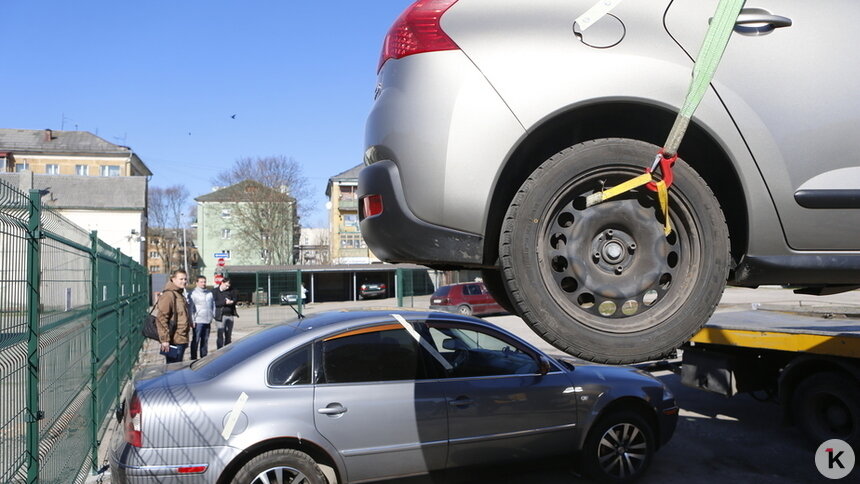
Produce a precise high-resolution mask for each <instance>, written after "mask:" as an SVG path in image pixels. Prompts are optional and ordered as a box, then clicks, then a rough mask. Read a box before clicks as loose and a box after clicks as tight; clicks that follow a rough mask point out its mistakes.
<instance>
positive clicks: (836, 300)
mask: <svg viewBox="0 0 860 484" xmlns="http://www.w3.org/2000/svg"><path fill="white" fill-rule="evenodd" d="M426 299H427V298H426V297H424V298H416V300H415V303H414V305H415V306H416V307H426V305H427V300H426ZM394 302H395V301H394V300H376V301H373V300H370V301H357V302H341V303H321V304H311V305H309V306H308V307H307V308H306V311H307V312H308V313H312V312H319V311H327V310H336V309H337V310H339V309H345V308H350V307H380V306H382V307H385V306H387V307H391V306H393V304H394ZM813 304H814V305H816V306H818V307H821V306H827V305H831V306H833V307H837V306H839V307H843V306H850V307H860V293H858V292H856V291H855V292H851V293H846V294H842V295H835V296H827V297H818V298H816V297H811V296H797V295H795V294H793V293H792V292H791V291H787V290H784V289H781V288H762V289H758V290H746V289H738V288H729V289H727V290H726V293H725V294H724V296H723V299H722V303H721V305H720V308H719V309H718V311H721V312H731V311H738V310H745V309H750V308H751V307H753V306H754V305H757V306H768V305H771V306H775V307H786V308H789V307H795V306H804V305H805V306H810V305H813ZM291 313H292V311H290V309H289V308H288V307H286V306H280V307H277V306H272V307H267V308H260V321H261V322H262V323H269V322H275V321H277V320H281V319H284V318H286V317H287V316H288V314H291ZM240 315H241V317H240V318H239V320H238V321H239V323H238V324H237V326H236V329H235V331H234V338H239V337H241V336H243V335H245V334H247V333H249V332H251V331H253V330H254V329H255V328H256V327H257V319H256V310H255V309H245V310H244V311H242V312H240ZM486 319H487V320H489V321H491V322H493V323H494V324H497V325H499V326H501V327H503V328H505V329H508V330H509V331H512V332H514V333H515V334H517V335H519V336H520V337H522V338H524V339H526V340H527V341H529V342H531V343H533V344H535V345H536V346H538V347H540V348H542V349H544V350H546V351H547V352H549V353H550V354H552V353H555V354H558V350H554V349H553V348H552V347H551V346H549V345H548V344H547V343H545V342H544V341H543V340H541V339H540V338H539V337H538V336H536V335H535V334H534V333H532V332H531V331H530V330H529V329H528V328H527V327H526V326H525V324H524V323H523V322H522V320H521V319H520V318H518V317H516V316H512V315H501V316H490V317H488V318H486ZM210 346H211V347H214V342H213V341H210ZM145 349H146V355H145V356H144V358H143V362H154V363H159V362H160V361H161V358H160V357H159V356H158V355H157V350H156V349H155V344H154V343H152V342H147V343H146V347H145ZM186 356H187V355H186ZM654 375H655V376H657V377H658V378H660V379H661V380H663V381H664V382H665V383H667V384H668V385H669V387H670V388H671V390H672V391H673V392H674V393H675V396H676V398H677V400H678V403H679V405H680V407H681V411H680V417H679V422H678V428H677V431H676V432H675V435H674V437H673V439H672V440H671V441H670V442H669V444H668V445H667V446H666V447H664V448H663V449H661V450H660V451H659V452H658V453H657V455H656V457H655V459H654V461H653V465H652V467H651V469H650V471H649V472H648V474H647V475H646V476H645V477H644V478H643V479H642V480H641V481H640V482H642V483H646V484H647V483H669V484H672V483H682V482H683V483H686V482H730V481H734V482H756V483H757V484H766V483H774V484H776V483H781V484H782V483H807V482H819V481H821V482H823V481H826V479H825V478H824V477H823V476H821V475H820V474H819V473H818V471H817V469H816V467H815V462H814V457H813V454H814V451H815V448H816V447H817V446H818V443H812V442H809V441H807V440H806V439H805V437H804V435H802V434H801V432H800V431H799V430H798V429H797V428H796V427H790V426H787V425H785V424H784V423H783V413H782V409H781V408H780V407H779V406H778V405H777V404H775V403H773V402H760V401H757V400H756V399H754V398H753V397H752V396H750V395H739V396H736V397H733V398H725V397H723V396H720V395H715V394H710V393H707V392H703V391H699V390H695V389H691V388H688V387H685V386H683V385H681V383H680V378H679V376H677V375H675V374H674V373H673V372H671V371H669V370H660V371H656V372H654ZM109 440H110V435H108V436H106V438H105V442H107V441H109ZM104 447H105V446H104V445H103V449H102V452H101V454H102V456H104V450H105V449H104ZM100 459H103V457H100ZM857 476H858V471H857V470H856V469H855V471H854V472H853V473H852V475H851V476H849V477H848V478H847V480H850V479H851V478H852V477H853V478H855V479H856V478H857ZM90 482H103V483H109V482H110V477H109V475H103V476H98V477H93V478H92V479H91V481H90ZM398 482H400V483H402V484H419V483H430V482H432V483H484V482H493V483H513V482H528V483H533V482H534V483H537V482H540V483H547V484H554V483H559V484H560V483H585V482H590V481H588V480H586V479H585V478H583V477H580V476H579V474H578V472H577V469H576V466H575V465H573V463H572V462H570V461H565V460H555V461H542V462H534V463H528V464H517V465H512V466H510V467H502V468H499V467H495V468H492V469H466V470H460V471H454V472H448V473H445V474H441V475H431V476H424V477H415V478H409V479H403V480H400V481H398ZM853 482H857V481H856V480H855V481H853Z"/></svg>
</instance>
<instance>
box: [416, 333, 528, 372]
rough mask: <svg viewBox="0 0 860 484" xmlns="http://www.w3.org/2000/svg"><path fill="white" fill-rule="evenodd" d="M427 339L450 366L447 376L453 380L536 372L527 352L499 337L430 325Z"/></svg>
mask: <svg viewBox="0 0 860 484" xmlns="http://www.w3.org/2000/svg"><path fill="white" fill-rule="evenodd" d="M430 336H431V338H432V339H433V344H434V346H436V348H438V350H439V353H440V354H441V355H442V357H443V358H445V360H447V361H448V362H449V363H450V364H451V367H452V370H451V371H450V372H449V375H450V376H451V377H453V378H460V377H476V376H494V375H528V374H533V373H538V372H539V364H538V362H537V360H536V359H535V357H534V356H533V355H532V354H531V352H529V351H527V350H526V349H524V348H522V347H520V345H518V344H516V343H515V342H513V341H508V340H506V339H503V338H502V337H501V335H495V334H491V333H489V332H485V331H483V330H480V331H479V330H475V329H471V328H469V329H466V328H462V327H457V326H456V325H454V324H434V325H433V326H432V327H431V328H430Z"/></svg>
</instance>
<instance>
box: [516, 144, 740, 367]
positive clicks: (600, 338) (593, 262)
mask: <svg viewBox="0 0 860 484" xmlns="http://www.w3.org/2000/svg"><path fill="white" fill-rule="evenodd" d="M657 150H658V148H657V147H656V146H654V145H651V144H648V143H643V142H640V141H635V140H628V139H601V140H596V141H589V142H586V143H581V144H578V145H576V146H573V147H571V148H568V149H566V150H564V151H562V152H561V153H558V154H556V155H555V156H553V157H551V158H550V159H548V160H547V161H545V162H544V163H543V164H542V165H541V166H540V167H538V169H537V170H535V172H534V173H532V175H531V176H530V177H529V178H528V180H526V182H525V183H524V184H523V185H522V187H521V188H520V190H519V192H518V193H517V194H516V196H515V197H514V199H513V201H512V202H511V204H510V207H509V208H508V211H507V214H506V215H505V221H504V226H503V227H502V235H501V238H500V241H499V251H500V256H501V258H500V260H501V265H502V269H503V270H504V274H503V278H502V280H503V282H504V283H505V284H506V285H507V289H508V293H509V294H510V296H511V302H512V303H513V304H514V306H515V307H516V308H517V310H518V311H517V312H518V313H519V314H520V316H522V317H523V319H524V320H525V321H526V323H527V324H528V325H529V326H530V327H531V328H532V329H533V330H534V331H535V332H537V333H538V334H539V335H541V336H542V337H543V338H544V339H546V340H547V341H548V342H549V343H551V344H553V345H554V346H556V347H557V348H559V349H561V350H564V351H566V352H568V353H570V354H573V355H576V356H579V357H581V358H585V359H588V360H592V361H598V362H604V363H634V362H640V361H647V360H652V359H657V358H661V357H664V356H667V355H669V354H671V352H672V351H674V350H675V349H676V348H677V347H679V346H680V345H681V344H683V343H684V342H685V341H687V340H689V339H690V337H692V336H693V334H695V332H696V331H698V330H699V329H700V328H701V327H702V326H703V325H704V324H705V322H706V321H707V320H708V318H709V317H710V316H711V314H712V313H713V312H714V309H715V308H716V306H717V303H718V302H719V300H720V297H721V295H722V291H723V288H724V287H725V283H726V277H727V275H728V267H729V235H728V230H727V228H726V223H725V219H724V217H723V213H722V211H721V210H720V207H719V204H718V202H717V200H716V198H715V197H714V195H713V193H712V192H711V190H710V189H709V188H708V186H707V185H706V184H705V182H704V180H702V178H701V177H699V175H698V174H697V173H696V172H695V171H694V170H693V169H692V168H691V167H690V166H689V165H687V164H686V163H684V162H683V161H681V160H678V161H677V162H676V163H675V167H674V183H673V184H672V185H671V187H670V189H669V219H670V221H671V226H672V231H671V233H670V234H669V235H668V236H667V235H666V234H665V232H664V221H663V219H662V211H661V210H660V205H659V203H658V201H657V195H656V193H654V192H652V191H651V190H649V189H648V188H647V187H644V186H643V187H640V188H638V189H634V190H631V191H628V192H626V193H624V194H622V195H619V196H618V197H615V198H612V199H610V200H607V201H605V202H603V203H600V204H597V205H594V206H592V207H586V206H585V198H586V197H587V196H588V195H591V194H593V193H595V192H598V191H600V190H602V189H603V187H606V188H609V187H613V186H616V185H618V184H620V183H622V182H624V181H627V180H629V179H631V178H633V177H635V176H638V175H641V174H642V173H643V167H644V166H647V165H650V163H651V161H652V160H653V158H654V155H655V153H657Z"/></svg>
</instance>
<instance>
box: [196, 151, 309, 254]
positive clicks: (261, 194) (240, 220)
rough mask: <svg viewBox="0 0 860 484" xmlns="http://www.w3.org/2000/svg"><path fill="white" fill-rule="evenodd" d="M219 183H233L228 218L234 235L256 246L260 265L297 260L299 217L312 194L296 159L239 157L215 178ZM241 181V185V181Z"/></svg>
mask: <svg viewBox="0 0 860 484" xmlns="http://www.w3.org/2000/svg"><path fill="white" fill-rule="evenodd" d="M212 182H213V184H214V185H217V186H235V185H237V184H239V183H242V187H241V189H239V190H232V191H231V192H230V193H231V194H232V195H231V196H232V197H233V199H232V201H233V202H236V203H235V205H234V208H233V209H232V215H231V217H232V219H233V220H234V223H235V227H236V229H237V230H236V235H237V237H238V238H239V239H240V240H241V241H242V242H243V243H244V244H245V245H246V246H247V247H251V248H253V249H254V250H259V253H260V261H261V263H263V264H289V263H291V262H294V261H295V259H296V251H297V244H298V242H299V232H300V229H301V225H300V224H299V219H300V215H301V214H302V213H304V212H307V210H308V208H307V206H306V205H305V204H304V203H303V202H304V201H307V200H309V199H310V198H311V196H310V188H309V185H308V181H307V179H306V178H305V176H304V175H303V174H302V167H301V165H299V163H298V162H297V161H296V160H295V159H293V158H291V157H287V156H282V155H278V156H264V157H244V158H239V159H238V160H236V162H235V163H233V166H232V167H230V168H229V169H227V170H225V171H223V172H221V173H219V174H218V175H217V176H216V177H215V178H214V179H213V180H212ZM243 182H244V183H243Z"/></svg>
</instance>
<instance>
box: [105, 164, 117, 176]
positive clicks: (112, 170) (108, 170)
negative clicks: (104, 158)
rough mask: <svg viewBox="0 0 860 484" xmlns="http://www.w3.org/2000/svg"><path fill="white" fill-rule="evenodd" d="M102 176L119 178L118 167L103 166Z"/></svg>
mask: <svg viewBox="0 0 860 484" xmlns="http://www.w3.org/2000/svg"><path fill="white" fill-rule="evenodd" d="M101 175H102V176H119V165H104V166H102V167H101Z"/></svg>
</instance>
